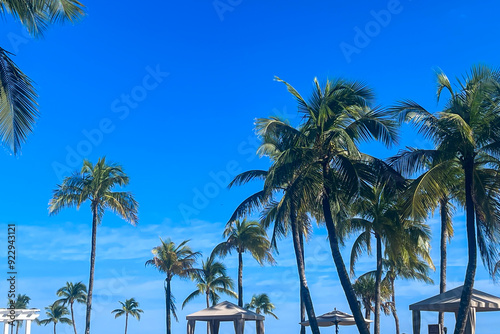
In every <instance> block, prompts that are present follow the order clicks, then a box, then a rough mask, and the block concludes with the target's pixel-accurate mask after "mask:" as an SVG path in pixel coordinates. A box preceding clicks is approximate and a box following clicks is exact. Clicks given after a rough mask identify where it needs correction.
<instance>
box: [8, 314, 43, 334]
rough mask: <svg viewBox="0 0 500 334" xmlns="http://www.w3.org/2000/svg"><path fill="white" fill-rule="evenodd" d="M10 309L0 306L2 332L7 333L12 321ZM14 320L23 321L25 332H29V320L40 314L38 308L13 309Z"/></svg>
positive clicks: (29, 333)
mask: <svg viewBox="0 0 500 334" xmlns="http://www.w3.org/2000/svg"><path fill="white" fill-rule="evenodd" d="M11 311H12V310H11V309H8V308H0V322H3V334H9V326H10V324H11V323H12V319H11V317H10V315H11ZM13 311H14V312H15V317H16V318H15V319H14V320H15V321H25V322H26V326H25V327H24V333H25V334H31V322H32V321H33V320H35V319H36V318H38V317H39V316H40V310H39V309H36V308H32V309H22V310H21V309H15V310H13Z"/></svg>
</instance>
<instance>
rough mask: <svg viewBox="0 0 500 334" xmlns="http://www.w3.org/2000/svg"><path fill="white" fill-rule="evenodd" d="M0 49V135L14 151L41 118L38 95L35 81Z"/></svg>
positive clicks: (9, 54) (8, 54)
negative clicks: (37, 100)
mask: <svg viewBox="0 0 500 334" xmlns="http://www.w3.org/2000/svg"><path fill="white" fill-rule="evenodd" d="M11 55H12V54H11V53H9V52H8V51H5V50H4V49H2V48H0V138H1V141H2V143H3V144H4V145H5V146H6V147H7V148H8V149H9V150H10V151H11V152H12V153H13V154H14V155H17V154H18V153H19V152H20V149H21V144H22V143H24V142H25V141H26V138H27V136H28V135H29V134H30V133H31V132H32V131H33V127H34V125H35V122H36V119H37V118H38V109H37V102H36V99H37V97H38V96H37V94H36V92H35V88H34V87H33V82H32V81H31V79H30V78H28V76H27V75H26V74H24V73H23V72H22V71H21V70H20V69H19V67H17V65H16V64H15V63H14V62H13V61H12V59H11V58H10V56H11Z"/></svg>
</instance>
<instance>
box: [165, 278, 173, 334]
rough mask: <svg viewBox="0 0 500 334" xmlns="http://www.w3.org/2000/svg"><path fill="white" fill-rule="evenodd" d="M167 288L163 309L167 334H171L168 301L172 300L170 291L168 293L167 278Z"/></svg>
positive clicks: (168, 281) (168, 280) (168, 283)
mask: <svg viewBox="0 0 500 334" xmlns="http://www.w3.org/2000/svg"><path fill="white" fill-rule="evenodd" d="M166 281H167V288H166V289H165V309H166V312H167V314H166V319H167V320H166V321H167V334H171V319H170V307H171V305H170V300H171V299H172V297H171V291H170V279H169V278H167V279H166Z"/></svg>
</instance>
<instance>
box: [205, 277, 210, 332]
mask: <svg viewBox="0 0 500 334" xmlns="http://www.w3.org/2000/svg"><path fill="white" fill-rule="evenodd" d="M208 293H209V291H208V286H207V293H206V295H207V308H209V307H210V304H209V303H208ZM207 334H210V321H207Z"/></svg>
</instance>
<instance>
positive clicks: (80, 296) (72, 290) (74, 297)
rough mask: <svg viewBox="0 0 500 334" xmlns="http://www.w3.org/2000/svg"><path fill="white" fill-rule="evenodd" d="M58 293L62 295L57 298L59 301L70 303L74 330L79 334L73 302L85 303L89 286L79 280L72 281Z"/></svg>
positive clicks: (64, 303) (63, 303)
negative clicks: (76, 281)
mask: <svg viewBox="0 0 500 334" xmlns="http://www.w3.org/2000/svg"><path fill="white" fill-rule="evenodd" d="M56 294H57V296H59V297H62V298H61V299H59V300H57V302H58V303H62V305H63V306H65V305H66V304H69V307H70V311H71V322H72V323H73V330H74V331H75V334H77V332H76V325H75V314H74V312H73V304H74V303H75V302H77V303H81V304H85V303H86V302H87V287H86V286H85V284H83V283H82V282H78V283H76V284H74V283H72V282H66V285H65V286H63V287H62V288H60V289H59V290H57V292H56Z"/></svg>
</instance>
